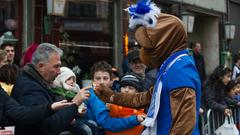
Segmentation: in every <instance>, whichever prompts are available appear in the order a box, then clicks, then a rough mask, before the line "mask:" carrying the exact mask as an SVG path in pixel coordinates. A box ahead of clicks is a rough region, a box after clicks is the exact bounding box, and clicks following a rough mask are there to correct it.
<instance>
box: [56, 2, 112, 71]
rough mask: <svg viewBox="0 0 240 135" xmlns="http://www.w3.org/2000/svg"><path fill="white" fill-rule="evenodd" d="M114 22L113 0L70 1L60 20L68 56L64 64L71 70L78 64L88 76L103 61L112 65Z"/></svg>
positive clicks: (64, 47)
mask: <svg viewBox="0 0 240 135" xmlns="http://www.w3.org/2000/svg"><path fill="white" fill-rule="evenodd" d="M113 19H114V17H113V2H112V1H108V0H96V1H94V0H83V1H76V2H75V1H74V0H73V1H69V2H68V4H67V9H66V13H65V17H61V18H60V19H59V20H60V21H61V24H62V36H61V40H62V41H61V43H60V47H61V48H63V50H64V53H65V55H67V57H65V58H66V59H65V60H63V63H64V64H65V65H67V66H69V67H73V66H75V65H78V66H79V67H80V68H81V69H82V71H83V72H87V73H89V71H90V67H91V66H92V64H93V63H95V62H97V61H99V60H106V61H108V62H109V63H110V64H112V63H113V62H112V61H113V35H114V33H113ZM66 37H67V38H66ZM82 74H84V73H82Z"/></svg>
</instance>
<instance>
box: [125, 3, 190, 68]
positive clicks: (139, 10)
mask: <svg viewBox="0 0 240 135" xmlns="http://www.w3.org/2000/svg"><path fill="white" fill-rule="evenodd" d="M139 1H140V2H139V3H138V4H137V5H133V6H131V7H130V8H129V9H132V10H131V11H129V14H130V16H131V18H130V21H129V24H131V27H133V28H134V27H135V26H136V25H141V26H140V27H138V29H137V30H136V32H135V38H136V40H137V42H138V43H139V44H140V46H142V48H141V51H140V58H141V61H142V62H143V63H144V64H145V65H147V66H149V67H152V68H159V67H160V65H161V64H162V63H163V62H164V61H165V60H166V59H167V58H168V57H169V56H170V55H171V54H173V53H174V52H177V51H180V50H184V49H186V48H187V32H186V29H185V27H184V24H183V22H182V21H181V20H180V19H179V18H177V17H176V16H173V15H169V14H164V13H160V11H158V10H157V8H158V7H157V6H155V4H153V3H152V2H150V0H139ZM159 10H160V9H159ZM152 12H153V13H152ZM138 16H139V17H138ZM139 19H140V20H143V22H149V23H150V24H145V23H139V22H141V21H139ZM146 19H147V20H146ZM133 22H135V23H133ZM133 24H135V26H133Z"/></svg>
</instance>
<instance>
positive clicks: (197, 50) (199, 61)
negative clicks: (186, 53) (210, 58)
mask: <svg viewBox="0 0 240 135" xmlns="http://www.w3.org/2000/svg"><path fill="white" fill-rule="evenodd" d="M192 49H193V58H194V62H195V65H196V68H197V70H198V73H199V76H200V79H201V84H203V83H204V81H205V78H206V71H205V61H204V57H203V55H202V54H201V50H202V47H201V44H200V43H198V42H195V43H192Z"/></svg>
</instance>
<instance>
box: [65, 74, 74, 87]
mask: <svg viewBox="0 0 240 135" xmlns="http://www.w3.org/2000/svg"><path fill="white" fill-rule="evenodd" d="M65 83H66V84H67V85H69V86H72V87H73V85H74V77H73V76H72V77H70V78H68V79H67V80H66V81H65Z"/></svg>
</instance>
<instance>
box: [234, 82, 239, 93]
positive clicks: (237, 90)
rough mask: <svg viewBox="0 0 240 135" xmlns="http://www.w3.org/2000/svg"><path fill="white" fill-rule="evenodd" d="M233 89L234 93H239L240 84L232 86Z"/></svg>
mask: <svg viewBox="0 0 240 135" xmlns="http://www.w3.org/2000/svg"><path fill="white" fill-rule="evenodd" d="M234 90H235V93H236V94H240V84H237V85H236V86H235V87H234Z"/></svg>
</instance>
